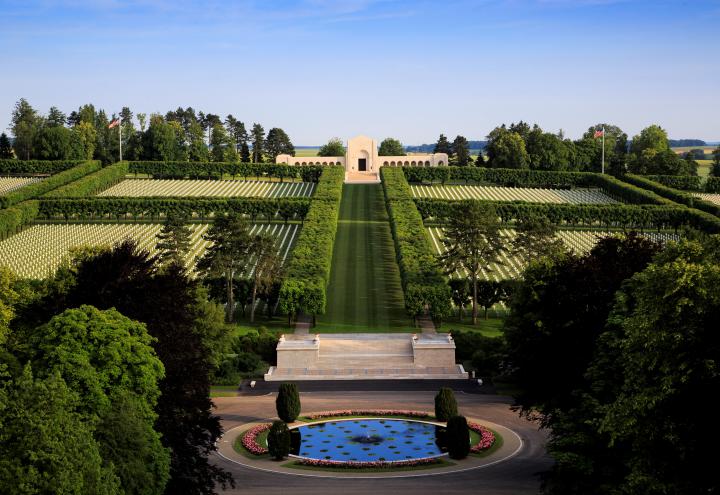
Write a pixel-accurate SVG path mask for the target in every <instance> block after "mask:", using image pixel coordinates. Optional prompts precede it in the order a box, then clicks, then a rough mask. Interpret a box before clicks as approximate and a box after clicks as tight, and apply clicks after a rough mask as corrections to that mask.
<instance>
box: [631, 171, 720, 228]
mask: <svg viewBox="0 0 720 495" xmlns="http://www.w3.org/2000/svg"><path fill="white" fill-rule="evenodd" d="M624 180H625V181H627V182H629V183H631V184H634V185H636V186H639V187H643V188H645V189H648V190H650V191H652V192H654V193H656V194H658V195H660V196H663V197H665V198H667V199H669V200H671V201H674V202H676V203H680V204H684V205H686V206H689V207H690V208H696V209H698V210H702V211H704V212H706V213H710V214H711V215H715V216H718V217H720V206H719V205H716V204H715V203H711V202H710V201H705V200H703V199H700V198H698V197H695V196H693V195H692V194H690V193H687V192H685V191H678V190H676V189H673V187H672V186H666V185H664V184H661V183H659V182H655V181H654V180H651V179H650V178H649V177H640V176H638V175H631V174H627V175H625V176H624Z"/></svg>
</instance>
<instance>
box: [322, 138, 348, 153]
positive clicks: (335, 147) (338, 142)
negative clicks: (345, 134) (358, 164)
mask: <svg viewBox="0 0 720 495" xmlns="http://www.w3.org/2000/svg"><path fill="white" fill-rule="evenodd" d="M318 156H345V146H343V142H342V139H340V138H337V137H334V138H331V139H330V141H328V142H327V143H326V144H324V145H322V146H320V149H319V150H318Z"/></svg>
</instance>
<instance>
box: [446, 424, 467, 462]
mask: <svg viewBox="0 0 720 495" xmlns="http://www.w3.org/2000/svg"><path fill="white" fill-rule="evenodd" d="M445 439H446V442H447V449H448V455H449V456H450V458H451V459H464V458H466V457H467V456H468V454H469V453H470V429H469V428H468V424H467V419H465V416H453V417H452V418H450V419H449V420H448V423H447V429H446V432H445Z"/></svg>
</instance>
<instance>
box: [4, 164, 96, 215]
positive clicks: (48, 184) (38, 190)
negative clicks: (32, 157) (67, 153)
mask: <svg viewBox="0 0 720 495" xmlns="http://www.w3.org/2000/svg"><path fill="white" fill-rule="evenodd" d="M99 169H100V162H99V161H97V160H92V161H85V162H81V163H80V165H76V166H74V167H73V168H70V169H67V170H65V171H63V172H59V173H57V174H55V175H51V176H50V177H48V178H47V179H44V180H41V181H40V182H35V183H34V184H29V185H27V186H25V187H21V188H20V189H17V190H15V191H12V192H9V193H7V194H5V195H3V196H0V208H7V207H9V206H12V205H14V204H17V203H20V202H21V201H25V200H28V199H34V198H37V197H39V196H42V195H43V194H46V193H47V192H49V191H52V190H53V189H56V188H58V187H60V186H64V185H65V184H68V183H70V182H72V181H75V180H78V179H79V178H80V177H84V176H86V175H87V174H89V173H91V172H95V171H96V170H99Z"/></svg>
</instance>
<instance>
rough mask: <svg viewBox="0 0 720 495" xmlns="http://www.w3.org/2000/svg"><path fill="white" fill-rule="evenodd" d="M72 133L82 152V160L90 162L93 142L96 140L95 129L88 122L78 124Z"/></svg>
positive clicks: (93, 152)
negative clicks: (75, 136)
mask: <svg viewBox="0 0 720 495" xmlns="http://www.w3.org/2000/svg"><path fill="white" fill-rule="evenodd" d="M73 132H74V133H75V134H76V135H77V138H76V139H77V141H78V142H79V143H80V148H81V149H82V151H83V158H84V159H85V160H92V159H93V155H94V154H95V141H96V138H97V132H96V131H95V127H93V125H92V124H90V123H88V122H80V123H78V124H77V125H76V126H75V127H73Z"/></svg>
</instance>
